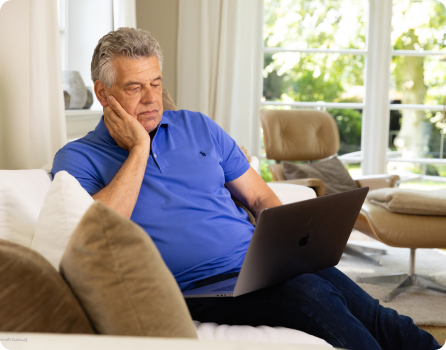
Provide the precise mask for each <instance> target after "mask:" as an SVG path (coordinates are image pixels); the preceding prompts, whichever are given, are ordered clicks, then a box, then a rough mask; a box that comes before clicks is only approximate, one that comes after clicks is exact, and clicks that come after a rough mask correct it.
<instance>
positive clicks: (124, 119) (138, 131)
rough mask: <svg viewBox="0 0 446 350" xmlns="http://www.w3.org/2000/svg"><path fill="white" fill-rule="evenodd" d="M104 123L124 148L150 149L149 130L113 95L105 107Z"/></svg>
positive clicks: (129, 149)
mask: <svg viewBox="0 0 446 350" xmlns="http://www.w3.org/2000/svg"><path fill="white" fill-rule="evenodd" d="M104 123H105V126H106V128H107V130H108V132H109V133H110V136H111V137H112V138H113V139H114V140H115V141H116V143H117V144H118V145H119V147H121V148H122V149H125V150H126V151H129V152H130V151H131V150H132V149H134V148H135V147H137V148H139V147H141V148H142V149H144V150H150V136H149V134H148V133H147V131H146V130H145V129H144V127H143V126H142V125H141V124H140V123H139V122H138V120H137V119H136V118H135V117H133V116H132V115H130V114H128V113H127V112H126V111H125V110H124V108H122V106H121V105H120V104H119V102H118V101H117V100H116V98H114V97H113V96H111V95H110V96H109V97H108V105H107V106H106V107H104Z"/></svg>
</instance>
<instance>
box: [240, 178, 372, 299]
mask: <svg viewBox="0 0 446 350" xmlns="http://www.w3.org/2000/svg"><path fill="white" fill-rule="evenodd" d="M367 192H368V187H366V188H360V189H357V190H351V191H346V192H342V193H337V194H333V195H327V196H323V197H318V198H314V199H309V200H306V201H302V202H297V203H291V204H286V205H282V206H279V207H274V208H269V209H265V210H263V211H262V212H261V215H260V217H259V220H258V223H257V226H256V229H255V231H254V234H253V237H252V240H251V243H250V244H249V247H248V251H247V253H246V257H245V260H244V263H243V266H242V269H241V271H240V275H239V278H238V280H237V284H236V286H235V289H234V292H233V296H238V295H242V294H245V293H249V292H251V291H254V290H258V289H262V288H265V287H268V286H272V285H274V284H277V283H281V282H284V281H287V280H289V279H290V278H293V277H295V276H298V275H300V274H303V273H312V272H316V271H320V270H323V269H326V268H329V267H332V266H335V265H337V264H338V262H339V260H340V259H341V256H342V252H343V251H344V248H345V246H346V244H347V240H348V238H349V236H350V233H351V231H352V228H353V226H354V224H355V221H356V218H357V217H358V214H359V211H360V210H361V206H362V204H363V203H364V200H365V197H366V195H367Z"/></svg>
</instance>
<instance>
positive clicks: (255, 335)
mask: <svg viewBox="0 0 446 350" xmlns="http://www.w3.org/2000/svg"><path fill="white" fill-rule="evenodd" d="M50 187H51V173H50V172H49V170H48V169H35V170H0V238H1V239H6V240H9V241H12V242H15V243H19V244H22V245H24V246H27V247H31V243H32V240H33V236H34V230H35V226H36V222H37V220H38V217H39V213H40V211H41V209H42V206H43V204H44V200H45V196H46V194H47V193H48V191H49V189H50ZM271 188H272V189H273V190H274V191H275V192H276V193H277V195H278V197H279V198H280V199H281V200H282V202H283V203H290V202H294V201H298V200H305V199H309V198H313V197H315V193H314V191H313V190H311V189H309V188H307V187H303V186H298V185H289V184H272V185H271ZM0 294H1V290H0ZM195 327H196V329H197V333H198V337H199V340H200V341H199V342H198V344H197V342H196V341H191V340H178V339H160V338H135V337H116V336H104V335H97V336H89V335H74V336H73V335H54V334H37V333H28V334H24V333H9V334H8V333H0V343H1V344H3V348H6V349H10V350H12V349H56V348H57V349H60V348H64V349H71V348H73V349H74V348H76V349H78V348H82V349H90V348H91V349H93V348H95V349H96V348H99V347H104V348H105V347H106V348H109V349H118V347H119V348H135V349H137V348H143V347H144V348H149V347H150V348H151V349H158V348H159V349H161V348H163V349H174V348H180V347H181V348H183V349H189V348H190V349H192V348H194V349H202V348H203V349H204V348H206V349H208V348H210V347H212V348H214V349H233V348H234V349H235V348H237V349H254V347H255V348H256V349H269V348H271V349H273V348H274V349H291V348H293V349H322V348H332V346H331V345H329V344H328V343H326V342H325V341H324V340H322V339H319V338H316V337H314V336H311V335H308V334H306V333H304V332H301V331H297V330H292V329H287V328H283V327H274V328H273V327H267V326H261V327H251V326H228V325H217V324H212V323H199V322H195ZM13 338H27V341H26V342H25V341H20V340H17V341H14V340H12V339H13ZM4 339H9V340H4ZM226 341H237V343H232V342H229V343H228V342H226ZM244 342H263V343H265V344H262V345H260V344H254V345H253V344H249V343H246V344H245V343H244ZM268 343H269V344H270V345H268ZM271 343H274V344H271ZM279 343H288V344H294V345H295V346H293V347H290V346H286V345H279ZM130 344H132V345H131V346H129V345H130ZM68 345H69V346H68ZM1 349H2V347H1V346H0V350H1Z"/></svg>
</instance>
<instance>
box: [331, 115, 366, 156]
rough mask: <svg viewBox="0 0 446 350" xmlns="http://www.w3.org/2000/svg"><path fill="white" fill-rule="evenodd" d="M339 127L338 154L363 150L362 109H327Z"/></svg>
mask: <svg viewBox="0 0 446 350" xmlns="http://www.w3.org/2000/svg"><path fill="white" fill-rule="evenodd" d="M327 112H328V113H330V114H331V115H332V116H333V118H334V119H335V120H336V124H337V125H338V129H339V137H340V147H339V152H338V154H339V155H340V156H341V155H343V154H346V153H351V152H357V151H360V150H361V129H362V110H358V109H327Z"/></svg>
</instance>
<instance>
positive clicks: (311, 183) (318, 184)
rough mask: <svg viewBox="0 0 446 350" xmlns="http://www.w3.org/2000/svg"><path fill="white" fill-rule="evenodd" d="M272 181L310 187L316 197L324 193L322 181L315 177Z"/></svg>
mask: <svg viewBox="0 0 446 350" xmlns="http://www.w3.org/2000/svg"><path fill="white" fill-rule="evenodd" d="M274 183H284V184H294V185H302V186H306V187H311V188H312V189H313V190H314V191H315V192H316V195H317V196H318V197H320V196H324V195H325V185H324V182H323V181H322V180H319V179H316V178H307V179H294V180H281V181H274Z"/></svg>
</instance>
